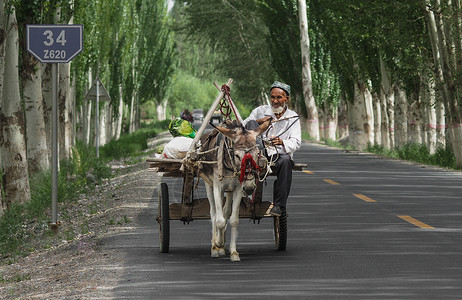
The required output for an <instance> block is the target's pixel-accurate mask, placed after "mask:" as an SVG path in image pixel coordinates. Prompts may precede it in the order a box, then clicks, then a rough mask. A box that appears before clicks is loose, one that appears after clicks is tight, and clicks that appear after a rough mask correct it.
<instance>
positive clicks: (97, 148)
mask: <svg viewBox="0 0 462 300" xmlns="http://www.w3.org/2000/svg"><path fill="white" fill-rule="evenodd" d="M96 157H97V158H99V79H98V78H96Z"/></svg>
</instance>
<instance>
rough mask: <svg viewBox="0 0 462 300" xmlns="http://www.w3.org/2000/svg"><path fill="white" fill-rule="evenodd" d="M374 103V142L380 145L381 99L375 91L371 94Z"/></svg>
mask: <svg viewBox="0 0 462 300" xmlns="http://www.w3.org/2000/svg"><path fill="white" fill-rule="evenodd" d="M373 99H374V100H373V103H374V144H375V145H382V123H381V122H382V101H381V97H379V96H378V95H377V94H376V93H374V96H373Z"/></svg>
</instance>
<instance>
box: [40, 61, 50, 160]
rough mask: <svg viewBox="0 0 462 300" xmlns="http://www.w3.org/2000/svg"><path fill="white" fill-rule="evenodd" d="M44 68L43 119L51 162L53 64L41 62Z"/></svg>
mask: <svg viewBox="0 0 462 300" xmlns="http://www.w3.org/2000/svg"><path fill="white" fill-rule="evenodd" d="M41 70H42V104H43V109H42V110H43V121H44V123H45V134H46V139H47V149H49V153H48V161H50V162H51V117H52V116H51V114H52V108H53V107H52V103H51V102H52V97H53V94H52V93H53V92H52V74H51V64H41Z"/></svg>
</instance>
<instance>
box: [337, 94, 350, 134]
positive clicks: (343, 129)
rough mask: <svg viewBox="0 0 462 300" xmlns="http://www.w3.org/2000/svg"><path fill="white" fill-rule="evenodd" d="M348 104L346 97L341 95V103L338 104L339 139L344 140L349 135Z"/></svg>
mask: <svg viewBox="0 0 462 300" xmlns="http://www.w3.org/2000/svg"><path fill="white" fill-rule="evenodd" d="M348 124H349V118H348V104H347V102H346V100H345V97H344V96H343V95H342V96H340V103H339V105H338V139H339V140H342V139H345V138H347V137H348V134H349V131H348Z"/></svg>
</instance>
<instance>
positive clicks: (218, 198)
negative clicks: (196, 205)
mask: <svg viewBox="0 0 462 300" xmlns="http://www.w3.org/2000/svg"><path fill="white" fill-rule="evenodd" d="M213 196H214V199H215V211H216V214H215V222H216V226H217V238H216V240H215V245H216V246H217V247H218V248H223V247H224V246H225V239H224V236H225V230H226V219H225V218H224V216H223V187H222V186H216V185H215V186H214V187H213Z"/></svg>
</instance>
